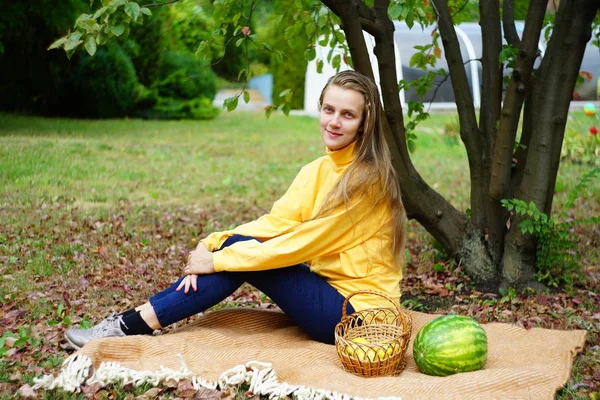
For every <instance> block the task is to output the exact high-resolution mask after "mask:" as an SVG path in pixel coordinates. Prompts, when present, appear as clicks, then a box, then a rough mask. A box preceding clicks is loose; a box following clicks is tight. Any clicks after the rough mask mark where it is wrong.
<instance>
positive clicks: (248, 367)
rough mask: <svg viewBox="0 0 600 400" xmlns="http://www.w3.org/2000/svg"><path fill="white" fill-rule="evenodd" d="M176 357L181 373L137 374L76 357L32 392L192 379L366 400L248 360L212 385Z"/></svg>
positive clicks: (201, 384)
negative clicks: (292, 379) (298, 381)
mask: <svg viewBox="0 0 600 400" xmlns="http://www.w3.org/2000/svg"><path fill="white" fill-rule="evenodd" d="M177 357H178V358H179V362H180V364H181V368H180V369H179V370H172V369H169V368H164V367H163V366H161V367H160V369H159V370H158V371H136V370H132V369H129V368H125V367H123V366H121V365H120V364H118V363H116V362H103V363H102V364H100V366H99V367H98V369H96V370H95V371H94V366H93V363H92V360H91V359H90V358H89V357H87V356H82V355H78V354H74V355H72V356H70V357H69V358H67V359H66V360H65V362H64V363H63V366H62V371H61V373H60V374H59V375H58V376H56V377H55V376H53V375H44V376H42V377H40V378H34V383H35V384H34V386H33V389H34V390H38V389H47V390H52V389H56V388H62V389H63V390H65V391H67V392H80V391H81V386H83V385H84V384H88V385H91V384H94V383H98V384H100V385H101V386H102V387H104V386H106V385H109V384H111V383H119V382H121V381H122V383H123V384H124V385H125V384H130V383H132V384H134V385H136V386H140V385H143V384H146V383H150V384H151V385H153V386H158V385H159V384H160V383H161V382H166V381H169V380H171V379H174V380H176V381H179V380H182V379H189V380H190V382H191V383H192V385H193V387H194V389H196V390H199V389H201V388H207V389H217V390H223V389H226V388H235V387H237V386H240V385H242V384H244V383H246V384H248V385H249V386H250V388H249V391H250V392H252V393H254V394H258V395H263V396H268V397H269V399H271V400H276V399H281V398H285V397H291V396H296V397H297V398H298V400H325V399H330V400H367V399H363V398H360V397H352V396H350V395H347V394H343V393H337V392H331V391H328V390H323V389H314V388H309V387H306V386H297V385H290V384H288V383H286V382H279V380H278V379H277V375H276V373H275V370H273V368H272V365H271V364H270V363H264V362H260V361H249V362H247V363H246V364H245V365H237V366H235V367H233V368H230V369H228V370H227V371H225V372H223V373H222V374H221V376H220V377H219V380H218V381H217V382H210V381H207V380H205V379H202V378H200V377H197V376H193V374H192V372H191V371H190V370H189V368H188V367H187V365H186V364H185V361H184V359H183V357H182V356H181V354H178V355H177ZM382 400H383V399H382ZM385 400H402V399H401V398H400V397H386V398H385Z"/></svg>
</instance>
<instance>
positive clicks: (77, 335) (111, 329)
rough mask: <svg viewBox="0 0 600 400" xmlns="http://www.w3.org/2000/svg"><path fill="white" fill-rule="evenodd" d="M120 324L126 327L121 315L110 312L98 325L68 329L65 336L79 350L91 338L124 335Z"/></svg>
mask: <svg viewBox="0 0 600 400" xmlns="http://www.w3.org/2000/svg"><path fill="white" fill-rule="evenodd" d="M121 324H123V326H125V328H127V325H125V323H124V322H123V316H122V315H115V314H112V315H110V316H108V317H107V318H106V319H103V320H102V321H101V322H100V323H99V324H98V325H96V326H93V327H91V328H89V329H81V328H70V329H68V330H67V331H66V332H65V338H66V339H67V341H68V342H69V344H70V345H71V346H72V347H73V348H75V349H76V350H79V349H80V348H82V347H83V346H85V345H86V344H87V343H88V342H89V341H90V340H92V339H101V338H106V337H119V336H126V335H125V332H123V330H122V329H121Z"/></svg>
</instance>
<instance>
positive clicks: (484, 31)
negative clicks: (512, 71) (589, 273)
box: [471, 0, 504, 262]
mask: <svg viewBox="0 0 600 400" xmlns="http://www.w3.org/2000/svg"><path fill="white" fill-rule="evenodd" d="M479 11H480V12H479V14H480V16H481V17H480V21H479V25H480V26H481V42H482V45H483V46H482V57H481V64H482V82H481V84H482V87H484V88H486V90H482V91H481V110H480V114H479V115H480V117H479V120H480V125H479V130H480V132H481V133H480V136H481V141H482V146H481V152H480V157H481V164H480V165H481V166H480V168H481V171H480V174H481V184H480V185H479V186H478V187H477V188H472V190H476V191H477V195H476V196H474V195H472V196H471V210H472V218H473V225H475V226H476V227H477V228H478V229H479V230H481V231H482V232H486V231H487V240H486V241H487V247H488V249H489V253H490V257H491V258H492V260H494V262H498V260H499V258H500V254H501V249H502V242H503V237H504V230H503V229H502V228H503V227H502V226H500V228H498V227H497V225H498V222H501V220H502V216H498V215H495V214H494V213H493V210H494V208H492V207H490V204H489V203H490V199H489V198H488V188H489V185H490V179H491V170H492V167H491V159H492V153H493V151H494V150H493V149H494V142H495V139H496V132H497V127H498V120H499V119H500V104H501V102H502V67H501V65H500V57H499V55H500V51H501V50H502V31H501V29H500V4H499V2H498V1H497V0H489V1H483V2H480V3H479ZM490 210H491V211H492V212H491V213H490ZM498 230H500V232H498Z"/></svg>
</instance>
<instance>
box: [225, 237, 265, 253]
mask: <svg viewBox="0 0 600 400" xmlns="http://www.w3.org/2000/svg"><path fill="white" fill-rule="evenodd" d="M247 240H258V239H256V238H254V237H252V236H244V235H232V236H229V237H228V238H227V240H225V241H224V242H223V244H222V245H221V247H220V248H219V250H221V249H224V248H225V247H229V246H231V245H232V244H234V243H237V242H245V241H247Z"/></svg>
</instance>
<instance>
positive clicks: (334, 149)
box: [65, 71, 406, 348]
mask: <svg viewBox="0 0 600 400" xmlns="http://www.w3.org/2000/svg"><path fill="white" fill-rule="evenodd" d="M319 106H320V117H319V123H320V131H321V137H322V139H323V142H324V143H325V146H326V153H327V154H326V155H325V156H323V157H321V158H318V159H317V160H315V161H313V162H311V163H310V164H308V165H306V166H304V167H303V168H302V169H301V171H300V172H299V174H298V175H297V176H296V178H295V179H294V181H293V183H292V185H291V186H290V188H289V189H288V190H287V192H286V193H285V194H284V196H283V197H282V198H281V199H279V200H278V201H277V202H275V204H274V205H273V208H272V209H271V212H270V213H269V214H266V215H264V216H262V217H260V218H259V219H257V220H255V221H253V222H249V223H247V224H243V225H240V226H238V227H237V228H235V229H232V230H230V231H225V232H217V233H213V234H211V235H209V236H208V237H206V238H205V239H203V240H202V241H201V242H200V243H199V245H198V247H197V248H196V249H195V250H194V251H192V252H191V253H190V254H189V257H188V262H187V264H186V265H185V267H184V271H183V272H184V276H183V277H182V278H180V279H179V280H178V281H177V282H175V283H174V284H173V285H172V286H171V287H169V288H168V289H166V290H164V291H162V292H160V293H158V294H156V295H154V296H152V297H151V298H150V300H149V301H148V302H147V303H145V304H143V305H141V306H139V307H137V308H135V309H131V310H129V311H125V312H124V313H121V314H117V315H113V316H110V317H108V318H106V319H104V320H103V321H102V322H101V323H100V324H98V325H96V326H94V327H93V328H90V329H77V328H71V329H69V330H68V331H67V332H66V334H65V336H66V338H67V340H68V342H69V343H70V344H71V345H72V346H73V347H75V348H80V347H81V346H83V345H85V344H86V343H87V342H89V341H90V340H92V339H95V338H102V337H111V336H125V335H136V334H151V333H152V332H153V331H154V330H156V329H160V328H161V327H165V326H167V325H170V324H172V323H174V322H177V321H180V320H182V319H185V318H187V317H189V316H192V315H194V314H197V313H199V312H202V311H204V310H206V309H208V308H210V307H212V306H214V305H215V304H217V303H219V302H220V301H222V300H223V299H225V298H226V297H228V296H229V295H230V294H231V293H233V292H234V291H235V290H236V289H237V288H238V287H240V286H241V285H242V284H243V283H244V282H248V283H250V284H251V285H253V286H255V287H256V288H257V289H259V290H261V291H262V292H263V293H265V294H266V295H267V296H269V297H270V298H271V299H272V300H273V301H274V302H275V303H276V304H277V305H278V306H279V307H280V308H281V309H282V310H283V311H284V312H285V313H286V314H287V315H288V316H289V317H290V318H291V319H292V320H293V321H294V322H295V323H297V324H298V325H299V326H300V327H301V328H302V329H303V330H304V331H305V332H307V333H308V334H309V335H310V336H311V337H312V338H313V339H315V340H318V341H321V342H324V343H334V327H335V325H336V323H338V322H339V321H340V319H341V315H342V305H343V302H344V299H345V297H346V296H348V295H349V294H350V293H352V292H355V291H357V290H361V289H372V290H376V291H379V292H382V293H385V294H387V295H388V296H390V297H391V298H392V299H394V300H395V301H399V298H400V281H401V279H402V272H401V271H402V268H401V263H402V258H403V257H402V256H403V251H404V236H405V235H404V228H405V223H406V216H405V212H404V207H403V204H402V200H401V198H400V188H399V186H398V183H397V180H396V176H395V173H394V169H393V167H392V164H391V157H390V153H389V149H388V148H387V145H386V143H385V140H384V136H383V129H382V126H381V120H382V118H384V116H383V109H382V107H381V103H380V98H379V92H378V90H377V87H376V86H375V84H374V83H373V82H372V81H371V80H370V79H368V78H367V77H365V76H363V75H361V74H359V73H357V72H354V71H344V72H340V73H338V74H337V75H335V76H333V77H332V78H330V79H329V81H328V82H327V84H326V85H325V87H324V88H323V91H322V92H321V97H320V99H319ZM371 307H389V303H388V302H387V300H385V299H384V298H383V297H381V296H369V295H358V296H354V297H352V298H351V300H350V302H349V304H348V307H347V310H346V312H347V313H348V314H350V313H352V312H354V311H355V310H356V311H358V310H362V309H366V308H371Z"/></svg>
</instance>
